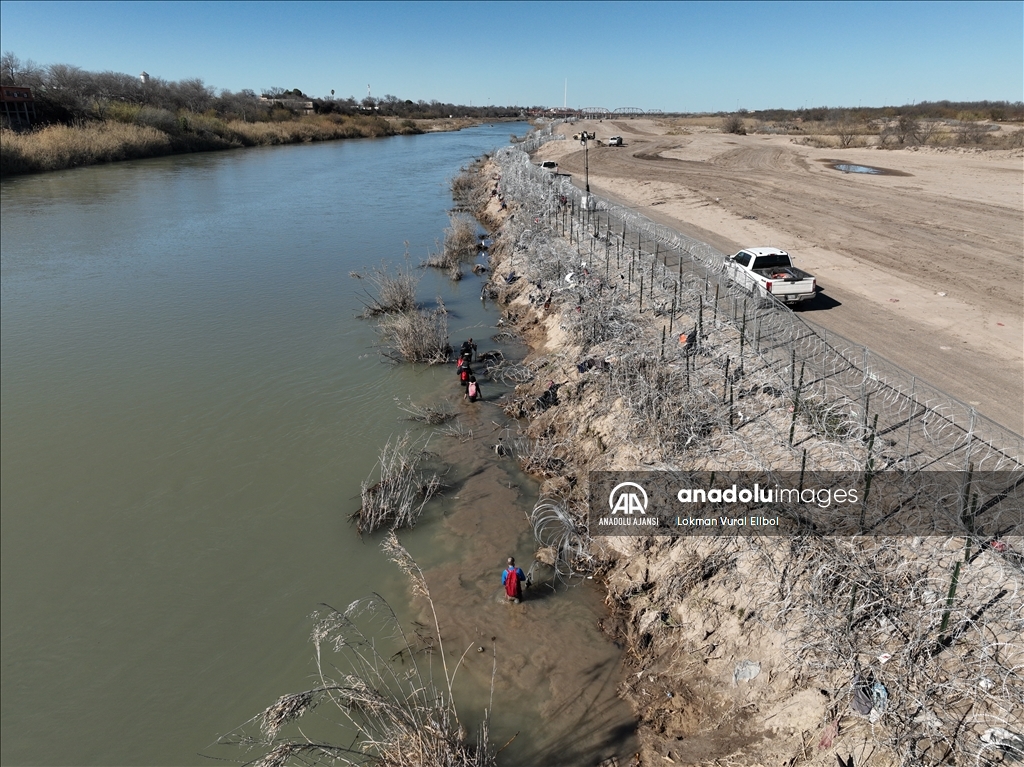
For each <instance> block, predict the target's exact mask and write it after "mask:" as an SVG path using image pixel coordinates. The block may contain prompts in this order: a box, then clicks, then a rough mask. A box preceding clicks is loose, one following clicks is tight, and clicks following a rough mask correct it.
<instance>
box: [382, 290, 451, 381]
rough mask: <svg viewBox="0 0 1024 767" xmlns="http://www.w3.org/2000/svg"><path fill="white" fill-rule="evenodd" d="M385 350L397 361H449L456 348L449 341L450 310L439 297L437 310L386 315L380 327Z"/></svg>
mask: <svg viewBox="0 0 1024 767" xmlns="http://www.w3.org/2000/svg"><path fill="white" fill-rule="evenodd" d="M377 332H378V333H379V335H380V342H381V348H382V352H383V354H384V356H385V357H388V358H390V359H392V360H394V361H395V362H425V363H427V364H428V365H437V364H440V363H443V362H447V361H448V360H449V358H450V357H451V353H452V347H451V344H450V343H449V342H448V310H447V309H445V307H444V304H443V303H441V300H440V298H439V299H438V307H437V308H436V309H434V310H433V311H427V310H424V309H413V310H411V311H406V312H402V313H400V314H385V315H384V316H382V317H381V320H380V324H379V325H378V327H377Z"/></svg>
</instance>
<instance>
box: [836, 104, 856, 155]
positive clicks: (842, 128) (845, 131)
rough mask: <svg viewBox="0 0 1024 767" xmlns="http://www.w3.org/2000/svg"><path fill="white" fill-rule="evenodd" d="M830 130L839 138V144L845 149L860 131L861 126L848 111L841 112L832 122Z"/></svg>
mask: <svg viewBox="0 0 1024 767" xmlns="http://www.w3.org/2000/svg"><path fill="white" fill-rule="evenodd" d="M832 130H833V131H834V132H835V135H836V136H837V137H838V138H839V146H840V147H841V148H842V149H847V148H849V147H850V145H851V144H853V142H854V139H856V137H857V136H858V135H860V133H861V126H860V125H859V124H858V123H857V121H856V120H854V119H853V118H852V117H851V116H850V115H849V113H847V112H843V113H841V114H840V115H839V116H838V117H836V119H835V120H834V121H833V122H832Z"/></svg>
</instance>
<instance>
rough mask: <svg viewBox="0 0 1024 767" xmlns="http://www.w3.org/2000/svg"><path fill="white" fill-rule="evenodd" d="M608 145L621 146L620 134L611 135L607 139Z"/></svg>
mask: <svg viewBox="0 0 1024 767" xmlns="http://www.w3.org/2000/svg"><path fill="white" fill-rule="evenodd" d="M608 146H622V136H612V137H611V138H610V139H608Z"/></svg>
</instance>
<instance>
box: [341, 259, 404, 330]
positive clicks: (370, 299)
mask: <svg viewBox="0 0 1024 767" xmlns="http://www.w3.org/2000/svg"><path fill="white" fill-rule="evenodd" d="M352 276H354V277H357V278H362V275H360V274H357V273H353V275H352ZM366 279H367V280H368V281H369V283H370V284H371V285H372V286H373V292H370V291H364V297H363V298H362V299H361V300H362V303H363V316H364V317H376V316H378V315H381V314H397V313H401V312H410V311H412V310H413V309H415V308H416V287H417V285H419V282H420V279H419V277H418V276H416V275H415V274H413V271H412V268H411V267H410V266H409V265H408V262H406V265H405V267H397V268H396V269H395V272H394V273H392V272H391V269H390V268H389V267H388V266H387V264H381V266H380V267H379V268H377V269H374V270H373V271H372V272H370V274H369V275H368V276H367V277H366Z"/></svg>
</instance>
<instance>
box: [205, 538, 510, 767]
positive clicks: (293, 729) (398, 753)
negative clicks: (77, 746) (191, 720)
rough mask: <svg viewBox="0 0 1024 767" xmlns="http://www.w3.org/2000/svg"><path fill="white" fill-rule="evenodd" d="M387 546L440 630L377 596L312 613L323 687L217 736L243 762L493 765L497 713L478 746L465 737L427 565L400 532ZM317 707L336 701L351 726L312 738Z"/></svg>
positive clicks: (333, 710)
mask: <svg viewBox="0 0 1024 767" xmlns="http://www.w3.org/2000/svg"><path fill="white" fill-rule="evenodd" d="M382 548H383V549H384V552H385V553H386V554H387V555H388V557H389V558H390V559H391V560H392V561H393V562H395V563H396V564H397V565H398V566H399V568H401V569H402V571H403V572H405V573H406V574H407V575H408V576H409V577H410V580H411V581H412V586H413V592H414V593H415V594H416V595H417V596H418V597H420V598H423V599H425V600H426V602H427V605H428V607H429V610H430V614H431V616H432V618H433V627H432V628H431V629H427V628H426V627H423V628H422V629H421V630H417V631H416V632H415V633H414V634H413V635H412V636H409V635H407V634H406V633H405V631H404V630H403V627H402V626H401V624H400V623H399V621H398V618H397V617H396V616H395V614H394V611H393V610H392V609H391V607H390V606H389V605H388V604H387V603H386V602H385V601H384V600H383V599H381V598H380V597H378V596H376V595H374V596H373V597H368V598H365V599H360V600H357V601H355V602H353V603H352V604H350V605H349V606H348V608H346V609H345V610H344V611H339V610H335V609H333V608H331V607H327V606H325V607H326V610H325V611H324V612H323V613H322V614H319V613H314V614H313V618H314V620H315V621H316V623H315V626H314V628H313V632H312V637H311V639H312V641H313V645H314V647H315V655H314V658H315V661H316V668H317V679H316V684H315V686H313V687H311V688H310V689H307V690H304V691H302V692H299V693H294V694H290V695H284V696H282V697H280V698H278V700H277V701H275V702H274V703H273V704H272V705H270V706H268V707H267V708H266V709H265V710H264V711H263V712H262V713H260V714H258V715H256V716H254V717H253V718H252V719H250V720H249V721H248V722H246V723H245V724H244V725H242V726H241V727H239V728H238V729H237V730H235V731H234V732H232V733H229V734H228V735H225V736H223V737H221V738H220V739H219V743H221V744H222V745H233V746H237V747H239V748H241V749H242V750H243V753H244V759H243V760H242V761H244V763H245V764H251V765H256V766H257V767H283V766H284V765H286V764H295V765H306V766H308V765H319V764H324V765H367V764H373V765H377V767H428V765H429V767H441V766H442V765H443V766H444V767H494V766H495V764H496V759H495V754H494V752H493V750H492V748H491V746H490V743H489V738H488V723H489V719H490V712H489V711H486V710H485V712H484V717H483V722H482V724H481V725H480V730H479V732H478V733H477V737H476V738H475V741H476V742H475V743H474V742H470V741H467V737H466V736H467V733H466V729H465V727H463V725H462V724H461V722H460V721H459V717H458V712H457V711H456V709H455V702H454V698H453V695H452V686H453V684H454V681H455V676H456V674H457V673H458V670H459V666H460V665H461V663H462V661H461V659H460V660H459V662H458V663H457V664H454V668H453V667H452V664H451V663H449V660H448V658H447V655H448V653H447V652H445V647H444V643H443V640H442V638H441V630H440V625H439V623H438V620H437V613H436V612H435V611H434V603H433V600H432V599H431V596H430V591H429V589H428V587H427V582H426V579H425V578H424V576H423V571H422V570H421V569H420V567H419V565H417V564H416V562H415V561H414V560H413V558H412V557H411V556H410V555H409V553H408V551H406V550H405V548H404V547H403V546H402V545H401V543H399V541H398V538H396V537H395V536H394V534H393V533H392V534H389V535H388V536H387V537H386V538H385V540H384V543H383V546H382ZM470 647H472V645H470ZM467 652H469V648H466V651H465V652H463V653H462V657H465V655H466V653H467ZM435 658H436V660H435ZM439 672H441V673H439ZM442 675H443V678H439V677H442ZM317 706H323V707H324V708H329V709H330V711H329V713H327V712H325V713H324V714H323V715H325V716H331V717H332V718H333V719H334V720H335V721H336V722H337V723H338V725H339V726H341V727H342V728H343V731H342V733H340V734H339V736H338V738H337V740H338V741H339V742H338V743H331V742H322V741H314V740H310V739H309V738H307V737H306V735H305V734H304V733H303V731H302V729H301V727H300V725H299V722H298V720H299V719H300V718H301V717H302V716H303V715H304V714H306V713H307V712H309V711H310V710H312V709H313V708H314V707H317ZM254 754H255V758H253V757H254Z"/></svg>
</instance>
